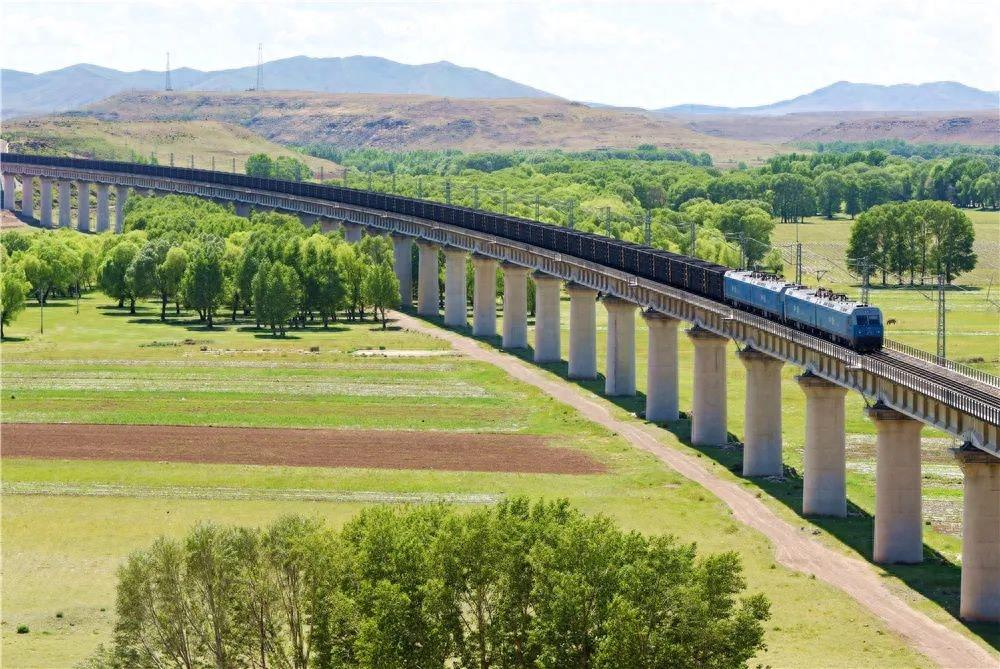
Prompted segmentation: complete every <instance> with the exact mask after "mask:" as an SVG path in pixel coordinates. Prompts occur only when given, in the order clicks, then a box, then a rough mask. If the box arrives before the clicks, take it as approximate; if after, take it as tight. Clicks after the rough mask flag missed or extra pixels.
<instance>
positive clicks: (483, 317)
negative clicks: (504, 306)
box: [472, 255, 497, 337]
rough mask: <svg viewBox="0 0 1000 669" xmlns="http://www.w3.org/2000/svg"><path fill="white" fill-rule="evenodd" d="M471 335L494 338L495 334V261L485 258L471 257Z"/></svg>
mask: <svg viewBox="0 0 1000 669" xmlns="http://www.w3.org/2000/svg"><path fill="white" fill-rule="evenodd" d="M472 278H473V287H472V334H473V335H474V336H476V337H495V336H496V334H497V261H496V260H494V259H493V258H488V257H486V256H480V255H473V256H472Z"/></svg>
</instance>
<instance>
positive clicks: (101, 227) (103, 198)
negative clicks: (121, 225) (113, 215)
mask: <svg viewBox="0 0 1000 669" xmlns="http://www.w3.org/2000/svg"><path fill="white" fill-rule="evenodd" d="M96 187H97V231H98V232H107V231H108V225H109V222H110V217H109V209H108V184H102V183H98V184H96Z"/></svg>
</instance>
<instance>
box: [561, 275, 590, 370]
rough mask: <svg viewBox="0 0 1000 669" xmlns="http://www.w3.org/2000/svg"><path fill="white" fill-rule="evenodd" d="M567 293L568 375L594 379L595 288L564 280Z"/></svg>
mask: <svg viewBox="0 0 1000 669" xmlns="http://www.w3.org/2000/svg"><path fill="white" fill-rule="evenodd" d="M566 292H567V293H569V378H571V379H594V378H597V291H596V290H594V289H593V288H587V287H586V286H581V285H580V284H578V283H567V284H566Z"/></svg>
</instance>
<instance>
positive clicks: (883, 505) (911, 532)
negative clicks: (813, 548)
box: [867, 404, 924, 564]
mask: <svg viewBox="0 0 1000 669" xmlns="http://www.w3.org/2000/svg"><path fill="white" fill-rule="evenodd" d="M867 413H868V417H869V418H871V419H872V421H873V422H874V423H875V429H876V430H877V431H878V437H877V442H876V452H877V453H876V458H877V460H876V465H875V547H874V550H873V554H872V555H873V559H874V560H875V562H878V563H879V564H917V563H919V562H921V561H922V560H923V557H924V540H923V525H922V520H923V519H922V518H921V510H920V428H921V427H922V425H921V423H920V422H919V421H915V420H913V419H911V418H908V417H907V416H904V415H903V414H901V413H899V412H897V411H893V410H892V409H890V408H889V407H887V406H885V405H882V404H876V405H875V406H873V407H871V408H870V409H868V411H867Z"/></svg>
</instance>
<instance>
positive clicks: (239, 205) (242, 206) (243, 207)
mask: <svg viewBox="0 0 1000 669" xmlns="http://www.w3.org/2000/svg"><path fill="white" fill-rule="evenodd" d="M233 205H234V207H233V208H234V209H235V211H236V215H237V216H242V217H243V218H250V203H249V202H234V203H233Z"/></svg>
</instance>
